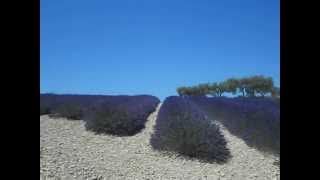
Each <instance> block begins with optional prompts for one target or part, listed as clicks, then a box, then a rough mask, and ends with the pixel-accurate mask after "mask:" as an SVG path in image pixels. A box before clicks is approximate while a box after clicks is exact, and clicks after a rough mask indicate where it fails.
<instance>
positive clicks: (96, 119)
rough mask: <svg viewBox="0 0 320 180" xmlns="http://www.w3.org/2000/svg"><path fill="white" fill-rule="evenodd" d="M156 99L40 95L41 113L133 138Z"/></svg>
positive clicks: (143, 97) (100, 131)
mask: <svg viewBox="0 0 320 180" xmlns="http://www.w3.org/2000/svg"><path fill="white" fill-rule="evenodd" d="M159 102H160V101H159V99H158V98H157V97H154V96H149V95H139V96H124V95H122V96H102V95H52V94H42V95H41V96H40V114H41V111H42V112H46V113H49V114H51V116H52V115H55V116H62V117H67V118H71V119H83V120H85V121H86V128H87V129H88V130H92V131H95V132H97V133H110V134H115V135H133V134H135V133H137V132H138V131H140V130H141V129H142V128H144V123H145V122H146V121H147V117H148V116H149V114H150V113H151V112H153V111H154V110H155V109H156V106H157V104H158V103H159Z"/></svg>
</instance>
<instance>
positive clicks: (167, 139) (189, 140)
mask: <svg viewBox="0 0 320 180" xmlns="http://www.w3.org/2000/svg"><path fill="white" fill-rule="evenodd" d="M150 143H151V145H152V147H153V148H154V149H156V150H159V151H161V152H164V153H171V152H176V153H178V154H181V155H184V156H188V157H191V158H198V159H200V160H203V161H206V162H212V161H215V162H218V163H223V162H226V161H227V160H228V159H229V158H230V156H231V155H230V151H229V149H228V148H227V146H226V144H227V142H226V140H225V138H224V136H223V134H222V133H221V131H220V129H219V127H218V126H217V125H216V124H214V123H213V121H212V120H211V119H209V118H208V117H207V116H206V114H205V112H204V111H203V110H202V109H201V108H200V107H198V106H197V105H196V104H195V103H194V102H192V101H190V100H189V99H188V98H183V97H179V96H171V97H168V98H166V99H165V101H164V102H163V104H162V106H161V109H160V111H159V113H158V118H157V120H156V125H155V131H154V134H153V135H152V137H151V140H150Z"/></svg>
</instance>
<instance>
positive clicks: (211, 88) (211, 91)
mask: <svg viewBox="0 0 320 180" xmlns="http://www.w3.org/2000/svg"><path fill="white" fill-rule="evenodd" d="M217 89H218V84H217V83H211V84H209V91H208V93H209V94H210V95H212V96H214V97H216V96H218V92H217Z"/></svg>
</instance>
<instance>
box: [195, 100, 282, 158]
mask: <svg viewBox="0 0 320 180" xmlns="http://www.w3.org/2000/svg"><path fill="white" fill-rule="evenodd" d="M189 99H191V100H192V101H193V102H195V103H196V104H198V105H199V106H200V107H202V109H203V110H205V111H206V112H207V113H208V115H210V117H212V118H214V119H216V120H219V121H221V122H222V123H223V124H224V125H225V127H226V128H228V129H229V131H230V132H231V133H233V134H235V135H237V136H238V137H241V138H243V139H244V140H245V141H246V142H247V144H248V145H251V146H254V147H256V148H258V149H261V150H265V151H271V152H276V153H279V152H280V103H279V101H278V100H276V99H273V98H225V97H214V98H206V97H190V98H189Z"/></svg>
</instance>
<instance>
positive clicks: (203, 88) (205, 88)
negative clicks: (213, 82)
mask: <svg viewBox="0 0 320 180" xmlns="http://www.w3.org/2000/svg"><path fill="white" fill-rule="evenodd" d="M197 91H199V92H198V94H199V95H202V96H205V95H207V94H209V84H208V83H205V84H199V86H198V87H197Z"/></svg>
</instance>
